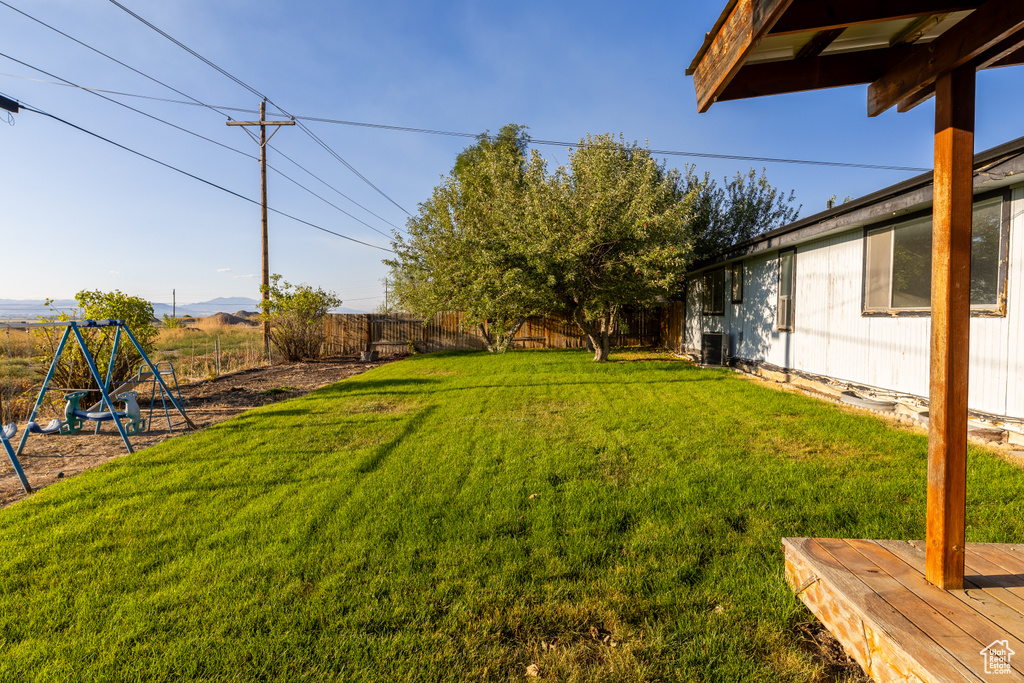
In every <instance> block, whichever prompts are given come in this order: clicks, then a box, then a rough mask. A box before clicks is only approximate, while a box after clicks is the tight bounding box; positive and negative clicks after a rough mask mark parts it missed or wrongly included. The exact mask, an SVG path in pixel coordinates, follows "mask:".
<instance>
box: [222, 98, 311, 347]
mask: <svg viewBox="0 0 1024 683" xmlns="http://www.w3.org/2000/svg"><path fill="white" fill-rule="evenodd" d="M228 125H229V126H259V127H260V139H259V140H257V142H258V143H259V145H260V207H261V215H262V231H261V234H262V243H263V286H262V287H260V290H261V291H262V293H263V304H264V305H263V312H264V313H266V310H267V309H266V304H267V302H268V301H269V300H270V250H269V247H268V246H267V143H268V142H270V138H268V137H267V126H294V125H295V121H294V120H292V121H267V101H266V100H263V101H262V102H260V120H259V121H228ZM242 130H245V132H246V133H249V131H248V130H246V129H245V128H244V127H243V128H242ZM277 130H278V129H277V128H275V129H274V132H273V133H271V134H270V137H271V138H272V137H274V134H275V133H277ZM249 137H251V138H252V139H253V140H256V136H255V135H253V134H252V133H249ZM263 353H265V354H267V357H268V358H269V357H270V323H269V322H268V321H267V320H264V321H263Z"/></svg>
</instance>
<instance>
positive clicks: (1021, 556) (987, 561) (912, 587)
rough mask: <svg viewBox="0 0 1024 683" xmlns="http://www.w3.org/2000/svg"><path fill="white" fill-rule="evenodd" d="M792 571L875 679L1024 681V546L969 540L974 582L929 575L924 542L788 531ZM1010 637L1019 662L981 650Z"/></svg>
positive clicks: (790, 576) (969, 577)
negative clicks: (997, 665) (990, 667)
mask: <svg viewBox="0 0 1024 683" xmlns="http://www.w3.org/2000/svg"><path fill="white" fill-rule="evenodd" d="M783 548H784V550H785V553H786V578H787V581H788V582H789V584H790V586H791V587H793V589H794V590H796V591H797V594H798V596H799V597H800V599H801V600H803V602H804V603H805V604H806V605H807V606H808V607H809V608H810V609H811V611H812V612H813V613H814V614H815V615H816V616H817V617H818V618H819V619H820V620H821V621H822V622H823V623H824V624H825V626H826V627H827V628H828V629H829V630H830V631H832V633H833V634H834V635H836V637H837V639H838V640H839V641H840V642H841V643H842V645H843V647H844V648H846V650H847V652H848V653H849V654H850V656H852V657H853V658H854V659H856V660H857V661H858V663H860V665H861V667H862V668H863V669H864V670H865V671H866V672H867V673H868V674H869V675H870V676H872V678H873V679H874V680H876V681H890V680H900V681H921V682H922V683H924V682H930V681H935V682H936V683H940V682H941V683H946V682H949V681H1007V682H1008V681H1020V682H1022V683H1024V547H1022V546H1020V545H1007V544H974V543H970V544H968V545H967V553H966V558H967V562H966V564H967V571H966V583H965V589H964V590H959V591H943V590H940V589H938V588H936V587H935V586H933V585H932V584H931V583H929V582H928V581H927V580H926V579H925V576H924V568H925V555H924V545H923V544H922V543H921V542H919V541H913V542H907V541H869V540H860V539H822V538H786V539H783ZM1004 640H1005V641H1007V644H1008V645H1009V648H1010V650H1011V651H1013V653H1014V656H1011V658H1010V665H1011V669H1010V671H1009V672H1003V673H986V671H985V658H984V655H983V654H982V650H983V649H985V648H987V647H988V646H989V645H990V644H992V643H993V642H995V641H1004Z"/></svg>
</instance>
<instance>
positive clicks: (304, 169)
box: [268, 145, 401, 230]
mask: <svg viewBox="0 0 1024 683" xmlns="http://www.w3.org/2000/svg"><path fill="white" fill-rule="evenodd" d="M268 146H269V147H270V149H272V150H274V151H275V152H277V153H278V154H280V155H281V156H283V157H284V158H285V159H287V160H288V161H290V162H292V163H293V164H295V165H296V166H298V167H299V168H300V169H302V170H303V171H305V172H306V173H308V174H309V175H311V176H313V177H314V178H316V179H317V180H319V181H320V182H321V183H323V184H324V185H325V186H326V187H328V188H330V189H332V190H334V191H335V192H337V193H338V194H340V195H341V196H342V197H344V198H345V199H347V200H349V201H350V202H352V203H353V204H355V205H356V206H358V207H359V208H360V209H362V210H363V211H365V212H366V213H368V214H370V215H371V216H373V217H374V218H376V219H378V220H380V221H383V222H384V223H387V224H388V225H390V226H391V227H392V228H394V229H395V230H401V228H400V227H398V226H397V225H395V224H394V223H392V222H391V221H389V220H388V219H386V218H384V217H383V216H378V215H377V214H375V213H374V212H373V211H370V210H369V209H367V208H366V207H365V206H363V205H362V204H360V203H359V202H357V201H356V200H354V199H352V198H351V197H349V196H348V195H347V194H345V193H344V192H342V191H341V190H339V189H338V188H336V187H334V186H333V185H331V184H330V183H328V182H327V181H326V180H324V179H323V178H321V177H320V176H318V175H317V174H315V173H313V172H312V171H310V170H309V169H308V168H306V167H305V166H303V165H302V164H300V163H299V162H297V161H295V159H292V158H291V157H290V156H288V155H287V154H285V153H284V152H282V151H281V150H279V149H278V148H277V147H274V146H273V145H268ZM274 170H277V169H274ZM278 173H280V171H278ZM282 175H283V174H282ZM339 211H340V209H339ZM357 220H358V219H357ZM374 230H376V228H374Z"/></svg>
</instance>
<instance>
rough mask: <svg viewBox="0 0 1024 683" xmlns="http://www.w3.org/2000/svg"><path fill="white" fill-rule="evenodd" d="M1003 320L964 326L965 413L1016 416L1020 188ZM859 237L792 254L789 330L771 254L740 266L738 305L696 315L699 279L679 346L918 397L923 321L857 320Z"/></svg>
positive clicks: (924, 389)
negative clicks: (709, 339) (719, 335)
mask: <svg viewBox="0 0 1024 683" xmlns="http://www.w3.org/2000/svg"><path fill="white" fill-rule="evenodd" d="M1010 206H1011V216H1012V218H1011V223H1010V244H1009V256H1010V258H1009V272H1008V283H1007V301H1008V313H1007V315H1006V316H1005V317H992V318H972V319H971V353H970V362H971V366H970V377H971V381H970V388H969V392H968V402H969V405H970V407H971V408H972V409H974V410H979V411H982V412H985V413H990V414H995V415H1007V416H1010V417H1017V418H1024V385H1022V383H1021V382H1020V379H1021V378H1024V360H1022V358H1024V315H1022V314H1021V312H1022V311H1024V277H1021V274H1022V269H1024V238H1022V237H1021V235H1024V188H1016V189H1015V190H1014V193H1013V201H1012V203H1011V205H1010ZM863 237H864V232H863V229H861V228H857V229H854V230H850V231H848V232H844V233H841V234H839V235H835V236H831V237H827V238H823V239H818V240H814V241H810V242H807V243H804V244H800V245H798V246H797V256H796V295H795V297H794V299H795V301H794V305H795V320H794V331H793V332H791V333H789V332H779V331H777V330H776V329H775V313H776V307H777V305H778V304H777V297H776V292H777V291H778V252H777V251H772V252H768V253H765V254H758V255H755V256H752V257H748V258H746V259H744V261H743V264H744V275H745V281H744V295H743V303H742V304H735V305H733V304H729V303H728V293H729V291H730V285H731V283H730V281H729V280H730V271H729V269H726V297H727V303H726V315H724V316H703V315H701V306H700V304H701V297H700V280H699V279H698V280H695V281H694V283H693V284H694V286H693V287H691V288H690V293H689V299H688V301H687V326H688V332H689V333H690V334H689V336H688V345H689V347H690V350H692V351H698V350H699V348H700V333H701V332H727V333H728V334H729V335H730V339H731V353H732V355H733V356H735V357H738V358H742V359H745V360H752V361H760V362H766V363H770V364H772V365H775V366H778V367H781V368H787V369H793V370H800V371H804V372H808V373H813V374H816V375H823V376H826V377H832V378H835V379H838V380H843V381H846V382H850V383H853V384H861V385H866V386H872V387H879V388H883V389H889V390H892V391H897V392H901V393H906V394H913V395H916V396H923V397H926V396H927V395H928V377H929V346H930V334H931V318H930V317H927V316H925V317H865V316H863V315H861V293H862V289H863V260H864V242H863Z"/></svg>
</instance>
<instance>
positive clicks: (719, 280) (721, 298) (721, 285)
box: [702, 268, 725, 315]
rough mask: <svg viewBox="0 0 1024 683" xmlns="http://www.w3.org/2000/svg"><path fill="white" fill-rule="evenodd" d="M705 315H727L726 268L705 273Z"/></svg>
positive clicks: (703, 310) (703, 308)
mask: <svg viewBox="0 0 1024 683" xmlns="http://www.w3.org/2000/svg"><path fill="white" fill-rule="evenodd" d="M702 312H703V313H704V315H725V268H719V269H717V270H709V271H708V272H706V273H704V299H703V306H702Z"/></svg>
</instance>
